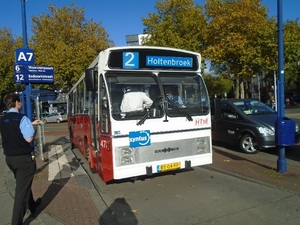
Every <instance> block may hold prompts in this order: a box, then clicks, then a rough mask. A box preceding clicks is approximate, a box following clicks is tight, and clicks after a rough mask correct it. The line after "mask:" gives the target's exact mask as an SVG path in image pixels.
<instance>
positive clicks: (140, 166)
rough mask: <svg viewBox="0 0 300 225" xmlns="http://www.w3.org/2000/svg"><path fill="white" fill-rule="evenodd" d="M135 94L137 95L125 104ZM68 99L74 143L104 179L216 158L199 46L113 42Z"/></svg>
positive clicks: (80, 80) (75, 86)
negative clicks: (184, 47)
mask: <svg viewBox="0 0 300 225" xmlns="http://www.w3.org/2000/svg"><path fill="white" fill-rule="evenodd" d="M170 91H171V92H172V98H173V99H172V100H171V99H170V98H169V97H170V96H168V95H169V94H170V93H169V92H170ZM130 93H131V94H130ZM132 93H138V94H132ZM128 94H129V95H131V96H135V97H133V99H130V100H129V101H127V103H126V104H127V108H126V107H125V108H124V107H123V106H122V107H121V105H122V101H125V98H127V97H128V96H129V95H128ZM126 95H128V96H127V97H126ZM140 96H143V98H144V100H143V101H142V102H139V101H140V100H139V99H138V98H139V97H140ZM149 99H150V100H149ZM67 104H68V107H67V108H68V129H69V132H70V139H71V143H72V147H73V148H74V147H76V148H78V149H79V150H80V152H81V153H82V154H83V155H84V157H86V158H87V159H88V161H89V164H90V167H91V168H92V169H93V170H95V171H96V172H97V173H98V174H99V176H100V177H101V178H102V179H103V180H104V182H108V181H111V180H117V179H124V178H130V177H138V176H143V175H149V176H151V175H152V174H156V173H163V172H165V171H170V170H179V169H189V168H192V167H195V166H201V165H206V164H211V163H212V144H211V117H210V101H209V96H208V93H207V88H206V85H205V82H204V80H203V78H202V76H201V55H200V54H199V53H195V52H190V51H185V50H181V49H173V48H164V47H149V46H130V47H112V48H108V49H106V50H104V51H102V52H100V54H99V55H98V57H97V58H96V59H95V60H94V61H93V63H92V64H91V65H90V66H89V68H88V69H87V70H86V71H85V73H84V74H83V75H82V77H81V78H80V79H79V80H78V82H77V83H76V84H75V85H74V87H73V88H72V89H71V90H70V92H69V93H68V95H67ZM123 104H125V103H123ZM133 106H134V107H135V108H134V109H130V107H133Z"/></svg>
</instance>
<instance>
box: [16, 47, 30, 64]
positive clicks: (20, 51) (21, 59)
mask: <svg viewBox="0 0 300 225" xmlns="http://www.w3.org/2000/svg"><path fill="white" fill-rule="evenodd" d="M15 57H16V61H15V62H16V64H21V65H26V64H27V65H34V52H33V49H30V48H17V49H16V52H15Z"/></svg>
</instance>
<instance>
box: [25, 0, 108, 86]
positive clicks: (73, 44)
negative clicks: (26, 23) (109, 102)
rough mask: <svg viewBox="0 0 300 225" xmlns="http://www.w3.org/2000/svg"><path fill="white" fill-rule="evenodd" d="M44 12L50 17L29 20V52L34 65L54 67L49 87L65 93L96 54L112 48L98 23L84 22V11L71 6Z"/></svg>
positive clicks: (45, 15)
mask: <svg viewBox="0 0 300 225" xmlns="http://www.w3.org/2000/svg"><path fill="white" fill-rule="evenodd" d="M48 8H49V10H50V11H51V14H50V15H49V14H40V15H39V16H38V17H33V18H32V22H33V25H32V30H33V32H34V36H32V38H31V41H30V44H31V48H33V49H34V51H35V61H36V62H35V63H36V64H37V65H49V66H54V71H55V76H54V78H55V79H54V80H55V84H54V85H49V86H51V87H52V88H53V89H69V88H70V87H72V85H73V84H75V83H76V81H77V80H78V79H79V78H80V77H81V75H82V74H83V72H84V70H85V69H86V68H87V67H88V66H89V65H90V64H91V62H92V61H93V60H94V59H95V58H96V57H97V55H98V54H99V52H100V51H102V50H104V49H106V48H108V47H111V46H113V42H112V41H111V40H109V39H108V34H107V33H106V31H105V29H104V28H103V27H102V26H101V23H99V24H98V23H95V22H93V21H92V20H85V18H84V9H83V8H78V7H77V6H75V5H74V3H72V4H71V6H70V7H62V8H57V7H55V6H53V5H50V6H49V7H48ZM43 86H44V87H45V85H43Z"/></svg>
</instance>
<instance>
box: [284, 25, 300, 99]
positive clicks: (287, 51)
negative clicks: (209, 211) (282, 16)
mask: <svg viewBox="0 0 300 225" xmlns="http://www.w3.org/2000/svg"><path fill="white" fill-rule="evenodd" d="M284 59H285V66H284V67H285V87H286V92H287V93H294V94H296V93H298V91H299V89H300V85H299V84H300V24H299V21H298V19H297V20H296V21H292V20H288V21H287V22H286V23H285V24H284Z"/></svg>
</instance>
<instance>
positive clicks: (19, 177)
mask: <svg viewBox="0 0 300 225" xmlns="http://www.w3.org/2000/svg"><path fill="white" fill-rule="evenodd" d="M6 164H7V166H8V167H9V168H10V170H11V171H12V172H13V174H14V176H15V179H16V189H15V201H14V207H13V214H12V223H11V224H12V225H19V224H23V218H24V216H25V213H26V210H27V208H29V209H32V208H34V207H35V201H34V199H33V196H32V191H31V184H32V180H33V177H34V175H35V173H36V162H35V160H32V159H31V155H30V154H28V155H17V156H6Z"/></svg>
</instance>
